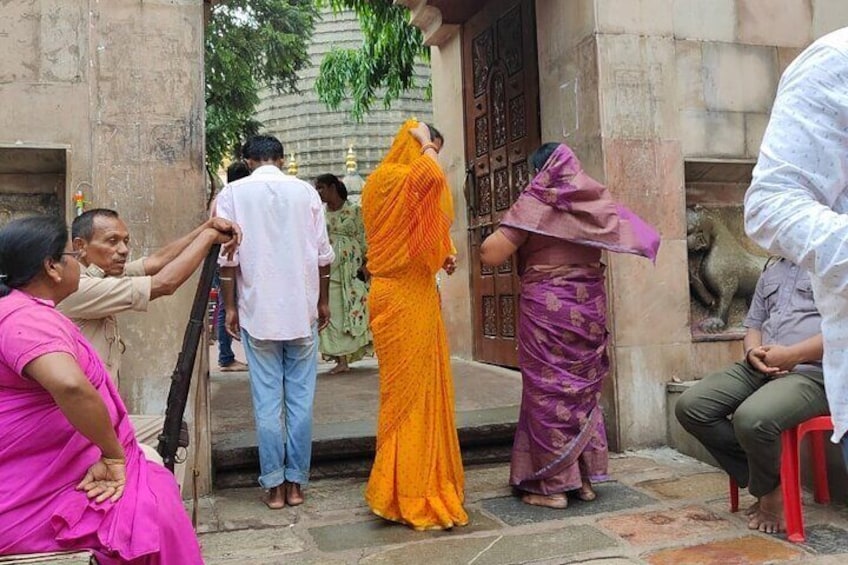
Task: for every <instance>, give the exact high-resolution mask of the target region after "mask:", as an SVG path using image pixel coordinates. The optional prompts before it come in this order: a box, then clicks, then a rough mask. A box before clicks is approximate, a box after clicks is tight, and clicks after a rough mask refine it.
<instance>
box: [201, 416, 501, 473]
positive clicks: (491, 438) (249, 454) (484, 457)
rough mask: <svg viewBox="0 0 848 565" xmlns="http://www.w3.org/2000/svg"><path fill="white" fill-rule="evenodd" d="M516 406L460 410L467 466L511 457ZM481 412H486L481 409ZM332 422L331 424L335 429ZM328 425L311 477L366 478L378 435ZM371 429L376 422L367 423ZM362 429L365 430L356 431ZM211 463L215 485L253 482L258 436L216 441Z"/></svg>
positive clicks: (315, 446) (319, 430)
mask: <svg viewBox="0 0 848 565" xmlns="http://www.w3.org/2000/svg"><path fill="white" fill-rule="evenodd" d="M513 408H514V407H509V408H498V409H489V410H484V411H474V412H475V413H472V414H469V413H461V414H458V415H457V419H458V420H460V421H461V422H462V421H464V422H462V423H464V424H465V425H461V426H460V427H459V429H458V434H459V444H460V449H461V450H462V460H463V463H464V464H465V465H479V464H487V463H501V462H505V461H509V453H510V449H511V448H512V439H513V436H514V435H515V426H516V421H515V410H514V409H513ZM479 412H483V413H479ZM336 426H338V424H333V425H331V426H329V427H336ZM327 428H328V426H316V427H315V430H314V437H315V439H314V441H313V443H312V478H313V479H318V478H331V477H332V478H339V477H366V476H367V475H368V473H369V471H370V470H371V461H372V460H373V458H374V447H375V445H376V438H375V437H374V435H373V430H370V432H366V431H365V430H363V429H362V426H360V425H358V424H357V423H355V422H354V423H351V424H350V425H345V426H344V428H345V432H346V433H345V434H344V435H342V436H339V435H338V434H336V433H333V432H334V430H332V429H327ZM369 428H373V423H370V422H369ZM358 432H362V433H358ZM212 464H213V468H214V470H215V474H214V485H215V488H216V489H220V488H235V487H245V486H254V485H255V484H256V476H257V475H258V472H259V452H258V450H257V448H256V445H255V439H254V434H253V433H252V432H243V433H239V434H230V435H229V436H226V437H223V438H219V439H218V440H217V441H215V442H214V443H213V448H212Z"/></svg>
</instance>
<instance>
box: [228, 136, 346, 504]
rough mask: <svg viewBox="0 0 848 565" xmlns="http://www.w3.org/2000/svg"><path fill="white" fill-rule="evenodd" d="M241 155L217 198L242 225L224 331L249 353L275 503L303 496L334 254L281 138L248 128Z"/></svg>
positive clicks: (262, 453) (317, 206)
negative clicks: (242, 166) (237, 175)
mask: <svg viewBox="0 0 848 565" xmlns="http://www.w3.org/2000/svg"><path fill="white" fill-rule="evenodd" d="M244 157H245V159H246V160H247V164H248V166H249V167H250V169H251V171H252V173H251V175H250V176H249V177H246V178H243V179H240V180H237V181H235V182H233V183H230V184H228V185H227V186H226V187H225V188H224V190H222V191H221V194H220V195H219V196H218V200H217V215H218V216H219V217H221V218H225V219H227V220H230V221H232V222H234V223H236V224H238V225H240V226H242V232H243V234H244V236H243V240H242V246H241V247H240V248H239V250H238V252H237V254H236V255H235V256H234V257H233V259H232V260H229V261H228V260H227V259H226V258H224V257H222V258H221V260H220V265H221V267H222V269H221V288H222V290H223V296H224V306H225V308H226V312H227V314H226V323H227V331H228V332H229V333H230V335H232V336H233V337H235V338H236V339H241V340H242V342H243V343H244V350H245V354H246V356H247V363H248V373H249V374H250V388H251V394H252V397H253V409H254V412H255V420H256V435H257V438H258V441H259V464H260V469H261V470H260V476H259V484H260V485H261V486H262V487H263V488H265V489H268V491H269V492H268V498H267V500H266V504H267V505H268V507H269V508H272V509H276V508H282V507H283V506H285V505H286V504H289V505H290V506H296V505H298V504H301V503H303V493H302V490H301V487H302V486H303V485H305V484H306V483H307V482H308V480H309V465H310V460H311V456H312V402H313V399H314V396H315V379H316V374H317V370H318V331H319V330H321V329H323V328H324V327H325V326H326V325H327V324H328V323H329V319H330V309H329V306H328V292H329V281H330V264H331V263H332V262H333V259H334V254H333V248H332V247H331V246H330V240H329V238H328V237H327V228H326V224H325V221H324V208H323V206H322V204H321V199H320V197H319V196H318V192H317V191H316V190H315V189H314V188H313V187H312V186H311V185H310V184H308V183H306V182H303V181H301V180H299V179H298V178H296V177H293V176H289V175H286V174H284V173H283V172H282V171H281V168H282V164H283V145H282V144H281V143H280V142H279V140H277V139H276V138H274V137H270V136H256V137H253V138H251V139H250V140H248V142H247V143H246V144H245V146H244ZM234 279H235V282H236V283H237V284H238V305H237V306H236V303H235V292H234V285H233V283H234ZM283 404H285V429H283V424H282V419H281V418H282V411H283ZM284 435H285V440H284Z"/></svg>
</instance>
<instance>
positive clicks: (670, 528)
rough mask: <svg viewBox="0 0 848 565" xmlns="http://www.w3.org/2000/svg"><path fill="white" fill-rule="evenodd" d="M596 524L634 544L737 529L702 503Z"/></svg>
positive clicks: (661, 541) (620, 517) (675, 539)
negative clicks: (701, 504)
mask: <svg viewBox="0 0 848 565" xmlns="http://www.w3.org/2000/svg"><path fill="white" fill-rule="evenodd" d="M598 524H599V525H600V526H603V527H604V528H606V529H608V530H610V531H611V532H613V533H615V534H617V535H619V536H621V537H622V538H624V539H626V540H627V541H628V543H630V544H631V545H635V546H648V545H654V544H657V543H669V542H675V541H679V540H683V539H686V538H689V537H695V536H702V535H704V534H713V533H718V532H722V531H733V530H734V529H738V527H739V526H738V525H737V524H732V523H730V522H728V521H727V520H725V519H724V518H722V517H720V516H719V515H718V514H716V513H714V512H712V511H711V510H709V509H707V508H704V507H702V506H686V507H684V508H673V509H666V510H660V511H656V512H640V513H636V514H623V515H618V516H610V517H608V518H603V519H601V520H598Z"/></svg>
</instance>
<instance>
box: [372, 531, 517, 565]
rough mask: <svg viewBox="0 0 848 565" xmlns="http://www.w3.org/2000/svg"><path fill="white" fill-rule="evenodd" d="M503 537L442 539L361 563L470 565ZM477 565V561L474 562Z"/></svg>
mask: <svg viewBox="0 0 848 565" xmlns="http://www.w3.org/2000/svg"><path fill="white" fill-rule="evenodd" d="M500 537H501V536H486V537H482V538H476V537H466V538H457V539H440V540H439V541H438V542H431V543H416V544H413V545H406V546H404V547H398V548H394V549H389V550H387V551H381V552H379V553H373V554H371V555H369V556H368V557H365V558H363V559H362V560H360V561H359V563H361V564H362V565H366V564H367V565H397V564H398V563H409V564H410V565H411V564H413V563H426V564H427V565H455V564H456V563H470V562H471V560H472V559H474V557H475V556H477V555H479V554H480V553H481V552H483V551H485V550H486V548H487V547H490V546H491V545H492V544H493V543H495V542H496V541H497V540H498V539H500ZM474 563H475V565H476V563H477V562H476V561H475V562H474Z"/></svg>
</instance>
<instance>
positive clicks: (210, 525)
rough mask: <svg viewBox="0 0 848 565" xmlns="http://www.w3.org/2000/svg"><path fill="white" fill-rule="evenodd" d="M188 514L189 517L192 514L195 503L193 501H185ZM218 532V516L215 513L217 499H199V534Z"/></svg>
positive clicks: (205, 497)
mask: <svg viewBox="0 0 848 565" xmlns="http://www.w3.org/2000/svg"><path fill="white" fill-rule="evenodd" d="M183 505H184V506H185V509H186V512H187V513H188V515H189V516H191V513H192V507H193V503H192V501H191V500H184V501H183ZM217 531H218V515H217V514H216V513H215V497H214V496H204V497H202V498H198V499H197V533H199V534H206V533H209V532H217Z"/></svg>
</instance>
